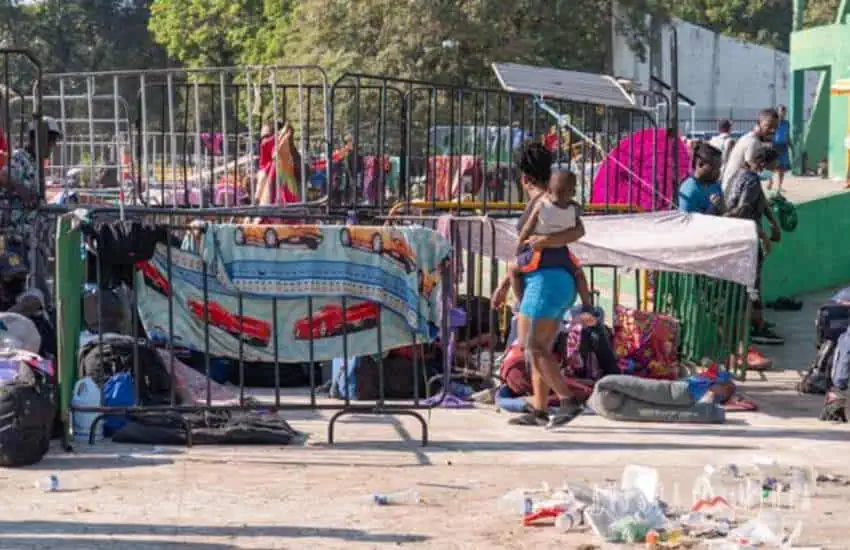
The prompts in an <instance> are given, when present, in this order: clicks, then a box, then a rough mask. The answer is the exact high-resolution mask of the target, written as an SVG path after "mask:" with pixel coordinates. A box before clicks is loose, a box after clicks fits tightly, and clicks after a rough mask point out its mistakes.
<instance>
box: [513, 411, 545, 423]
mask: <svg viewBox="0 0 850 550" xmlns="http://www.w3.org/2000/svg"><path fill="white" fill-rule="evenodd" d="M548 423H549V415H548V414H546V413H545V412H541V411H529V412H527V413H524V414H521V415H520V416H515V417H513V418H511V419H510V420H508V424H510V425H512V426H546V425H547V424H548Z"/></svg>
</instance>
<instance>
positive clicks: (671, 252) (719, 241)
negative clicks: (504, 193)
mask: <svg viewBox="0 0 850 550" xmlns="http://www.w3.org/2000/svg"><path fill="white" fill-rule="evenodd" d="M483 220H485V223H492V224H493V229H494V230H495V248H496V250H495V255H496V257H498V258H500V259H503V260H507V261H512V260H513V259H514V257H515V253H516V245H517V231H516V220H504V219H503V220H498V219H491V218H483ZM582 221H583V222H584V227H585V236H584V238H582V239H581V240H580V241H578V242H575V243H573V244H571V245H570V250H571V251H572V252H573V253H574V254H575V255H576V256H577V257H578V258H579V259H580V260H581V261H582V263H584V264H585V265H611V266H618V267H626V268H633V269H649V270H658V271H673V272H679V273H694V274H698V275H708V276H709V277H713V278H715V279H722V280H726V281H732V282H735V283H739V284H742V285H746V286H747V287H750V288H751V287H753V285H754V284H755V280H756V271H757V269H758V266H757V253H758V236H757V234H756V226H755V224H754V223H753V222H752V221H749V220H738V219H731V218H721V217H717V216H706V215H702V214H682V213H680V212H669V211H666V212H653V213H647V214H625V215H617V216H585V217H583V218H582ZM458 232H459V233H460V235H459V236H460V239H461V242H462V243H463V246H464V248H469V245H470V242H469V241H470V240H471V241H472V242H471V244H472V248H471V250H472V251H473V252H479V253H483V254H485V255H489V254H491V253H493V248H492V247H493V245H492V244H490V242H489V241H490V240H491V238H492V235H493V233H492V232H491V231H490V230H486V229H485V231H484V232H483V233H484V239H485V240H484V245H485V246H483V247H482V246H481V243H479V242H478V240H479V235H478V231H471V232H468V231H466V230H465V228H463V229H460V230H459V231H458Z"/></svg>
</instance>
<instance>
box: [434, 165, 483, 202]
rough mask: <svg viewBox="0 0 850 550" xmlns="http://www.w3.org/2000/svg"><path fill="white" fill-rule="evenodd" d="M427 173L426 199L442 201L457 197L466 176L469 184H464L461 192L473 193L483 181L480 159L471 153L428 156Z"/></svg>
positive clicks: (479, 187) (476, 191)
mask: <svg viewBox="0 0 850 550" xmlns="http://www.w3.org/2000/svg"><path fill="white" fill-rule="evenodd" d="M428 174H429V178H428V184H427V185H426V186H425V199H426V200H432V199H436V200H438V201H442V200H449V199H451V198H453V197H457V195H458V193H459V192H461V191H460V190H461V187H462V186H461V183H462V182H463V181H464V180H465V179H466V178H469V180H470V185H469V187H466V186H464V187H463V191H462V192H463V193H470V194H472V195H475V194H476V193H478V191H479V190H480V189H481V184H482V183H483V181H484V171H483V169H482V168H481V159H480V158H478V157H475V156H472V155H462V156H436V157H430V158H429V159H428Z"/></svg>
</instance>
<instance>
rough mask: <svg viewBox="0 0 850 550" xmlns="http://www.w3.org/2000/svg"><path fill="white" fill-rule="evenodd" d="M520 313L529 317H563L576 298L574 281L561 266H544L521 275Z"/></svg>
mask: <svg viewBox="0 0 850 550" xmlns="http://www.w3.org/2000/svg"><path fill="white" fill-rule="evenodd" d="M523 283H524V284H523V286H524V290H523V294H522V303H520V305H519V313H520V315H525V316H526V317H528V318H530V319H558V320H560V319H563V318H564V315H565V314H566V312H567V309H569V308H570V307H572V305H573V303H574V302H575V300H576V282H575V279H574V278H573V276H572V275H571V274H570V272H569V271H567V270H566V269H565V268H563V267H544V268H540V269H538V270H537V271H533V272H531V273H526V274H525V275H523Z"/></svg>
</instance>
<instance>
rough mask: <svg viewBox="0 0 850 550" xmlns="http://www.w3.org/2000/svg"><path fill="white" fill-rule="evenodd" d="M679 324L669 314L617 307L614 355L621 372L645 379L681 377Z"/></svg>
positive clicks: (673, 378)
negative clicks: (617, 359)
mask: <svg viewBox="0 0 850 550" xmlns="http://www.w3.org/2000/svg"><path fill="white" fill-rule="evenodd" d="M679 334H680V329H679V321H677V320H676V319H674V318H673V317H670V316H669V315H662V314H659V313H649V312H645V311H636V310H634V309H631V308H626V307H623V306H617V311H616V316H615V318H614V353H615V354H616V355H617V357H618V358H619V366H620V370H621V371H622V372H623V373H624V374H633V375H635V376H639V377H642V378H653V379H657V380H675V379H677V378H679V357H678V353H679Z"/></svg>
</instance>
